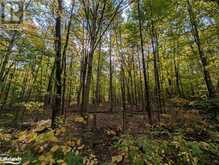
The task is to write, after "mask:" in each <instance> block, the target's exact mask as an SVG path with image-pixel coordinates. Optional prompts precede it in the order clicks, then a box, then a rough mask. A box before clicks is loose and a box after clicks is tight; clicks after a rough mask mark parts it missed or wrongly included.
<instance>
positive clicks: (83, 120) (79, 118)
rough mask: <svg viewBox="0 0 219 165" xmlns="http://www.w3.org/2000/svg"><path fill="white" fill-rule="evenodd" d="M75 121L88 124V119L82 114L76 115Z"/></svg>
mask: <svg viewBox="0 0 219 165" xmlns="http://www.w3.org/2000/svg"><path fill="white" fill-rule="evenodd" d="M73 121H74V122H76V123H81V124H86V123H87V122H86V120H85V119H84V118H83V117H81V116H77V117H75V118H74V120H73Z"/></svg>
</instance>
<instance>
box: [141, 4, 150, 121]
mask: <svg viewBox="0 0 219 165" xmlns="http://www.w3.org/2000/svg"><path fill="white" fill-rule="evenodd" d="M138 21H139V33H140V40H141V54H142V66H143V76H144V97H145V100H146V105H144V107H145V110H146V111H147V112H148V119H149V123H150V124H152V114H151V105H150V94H149V89H148V80H147V71H146V66H145V56H144V41H143V35H142V15H141V11H140V0H138Z"/></svg>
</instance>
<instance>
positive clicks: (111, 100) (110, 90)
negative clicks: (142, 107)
mask: <svg viewBox="0 0 219 165" xmlns="http://www.w3.org/2000/svg"><path fill="white" fill-rule="evenodd" d="M109 55H110V74H109V76H110V82H109V101H110V111H111V112H112V111H113V100H114V99H113V66H112V34H111V32H110V41H109Z"/></svg>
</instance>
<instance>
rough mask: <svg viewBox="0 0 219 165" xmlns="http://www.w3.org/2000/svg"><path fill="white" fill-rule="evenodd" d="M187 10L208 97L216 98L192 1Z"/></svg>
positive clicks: (188, 2) (188, 0)
mask: <svg viewBox="0 0 219 165" xmlns="http://www.w3.org/2000/svg"><path fill="white" fill-rule="evenodd" d="M187 8H188V13H189V17H190V23H191V26H192V34H193V37H194V40H195V43H196V45H197V47H198V53H199V56H200V60H201V63H202V69H203V74H204V79H205V83H206V86H207V89H208V95H209V97H214V96H215V95H216V92H215V89H214V86H213V83H212V80H211V76H210V73H209V71H208V62H207V58H206V55H205V52H204V50H203V48H202V45H201V41H200V37H199V31H198V26H197V22H196V18H195V14H194V12H193V8H192V5H191V3H190V0H187Z"/></svg>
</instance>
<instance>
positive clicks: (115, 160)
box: [112, 155, 123, 163]
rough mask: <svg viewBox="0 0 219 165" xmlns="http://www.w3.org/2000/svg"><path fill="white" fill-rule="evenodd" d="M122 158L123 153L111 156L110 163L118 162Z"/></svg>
mask: <svg viewBox="0 0 219 165" xmlns="http://www.w3.org/2000/svg"><path fill="white" fill-rule="evenodd" d="M122 160H123V155H116V156H112V163H119V162H121V161H122Z"/></svg>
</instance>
